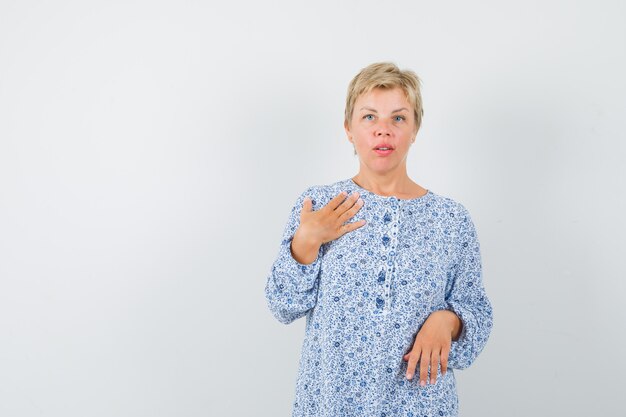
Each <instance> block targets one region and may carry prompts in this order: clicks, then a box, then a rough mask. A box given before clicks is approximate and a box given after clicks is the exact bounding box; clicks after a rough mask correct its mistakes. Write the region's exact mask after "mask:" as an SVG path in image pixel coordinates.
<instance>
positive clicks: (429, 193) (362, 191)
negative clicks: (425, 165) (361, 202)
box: [347, 178, 433, 202]
mask: <svg viewBox="0 0 626 417" xmlns="http://www.w3.org/2000/svg"><path fill="white" fill-rule="evenodd" d="M347 181H348V183H349V184H351V185H352V186H354V187H356V189H357V190H358V191H359V194H367V195H371V196H373V197H376V198H380V199H383V200H391V201H405V202H412V201H422V200H426V199H427V198H428V197H430V196H432V195H433V192H432V191H430V190H429V189H426V194H424V195H423V196H421V197H415V198H399V197H396V196H394V195H380V194H376V193H374V192H372V191H370V190H367V189H365V188H363V187H361V186H360V185H359V184H357V183H356V182H354V180H353V179H352V178H348V180H347Z"/></svg>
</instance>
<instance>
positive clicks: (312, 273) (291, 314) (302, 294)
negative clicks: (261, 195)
mask: <svg viewBox="0 0 626 417" xmlns="http://www.w3.org/2000/svg"><path fill="white" fill-rule="evenodd" d="M311 190H312V187H309V188H308V189H307V190H306V191H304V193H302V194H301V195H300V197H298V199H297V201H296V203H295V204H294V206H293V207H292V209H291V213H290V215H289V219H288V221H287V225H286V227H285V230H284V232H283V238H282V242H281V244H280V248H279V251H278V256H277V258H276V260H275V261H274V263H273V265H272V267H271V271H270V274H269V276H268V277H267V283H266V285H265V298H266V301H267V304H268V307H269V309H270V311H271V312H272V314H273V315H274V317H276V319H277V320H278V321H280V322H281V323H284V324H289V323H291V322H293V321H294V320H296V319H298V318H300V317H302V316H304V315H305V314H306V313H307V312H308V311H309V310H310V309H312V308H313V307H315V304H316V302H317V289H318V281H319V280H318V276H319V272H320V265H321V256H322V248H323V245H322V246H320V250H319V252H318V254H317V257H316V259H315V260H314V261H313V262H312V263H310V264H301V263H299V262H298V261H296V260H295V259H294V257H293V255H292V254H291V240H292V239H293V236H294V234H295V232H296V230H297V229H298V226H299V225H300V210H301V209H302V204H303V202H304V198H305V197H306V196H309V197H311V198H312V199H313V194H311Z"/></svg>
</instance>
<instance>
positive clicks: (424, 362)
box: [420, 351, 430, 386]
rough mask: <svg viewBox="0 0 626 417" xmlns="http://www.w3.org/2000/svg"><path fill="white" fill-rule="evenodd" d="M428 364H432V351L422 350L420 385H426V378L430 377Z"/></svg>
mask: <svg viewBox="0 0 626 417" xmlns="http://www.w3.org/2000/svg"><path fill="white" fill-rule="evenodd" d="M428 365H430V351H422V357H421V358H420V385H421V386H424V385H426V378H427V377H428Z"/></svg>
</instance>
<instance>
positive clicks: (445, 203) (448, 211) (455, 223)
mask: <svg viewBox="0 0 626 417" xmlns="http://www.w3.org/2000/svg"><path fill="white" fill-rule="evenodd" d="M431 203H432V206H433V210H434V211H436V212H438V214H439V216H441V217H443V218H444V219H445V220H446V221H447V223H448V225H450V226H452V227H453V228H455V229H457V230H458V229H460V228H462V227H463V226H464V225H466V224H467V223H468V222H471V215H470V212H469V210H468V208H467V207H466V206H465V204H463V203H461V202H460V201H459V200H457V199H454V198H452V197H449V196H446V195H442V194H438V193H433V195H432V199H431Z"/></svg>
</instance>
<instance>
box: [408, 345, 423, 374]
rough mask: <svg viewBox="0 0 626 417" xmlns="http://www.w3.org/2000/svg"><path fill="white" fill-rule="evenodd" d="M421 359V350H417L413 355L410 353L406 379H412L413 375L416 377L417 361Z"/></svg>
mask: <svg viewBox="0 0 626 417" xmlns="http://www.w3.org/2000/svg"><path fill="white" fill-rule="evenodd" d="M419 357H420V350H419V349H417V350H415V351H413V352H411V353H409V364H408V365H407V369H406V379H412V378H413V375H415V368H416V366H417V361H418V359H419Z"/></svg>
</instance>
